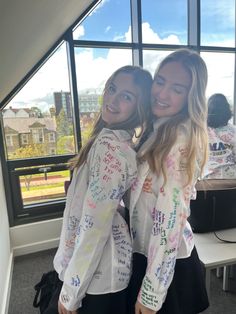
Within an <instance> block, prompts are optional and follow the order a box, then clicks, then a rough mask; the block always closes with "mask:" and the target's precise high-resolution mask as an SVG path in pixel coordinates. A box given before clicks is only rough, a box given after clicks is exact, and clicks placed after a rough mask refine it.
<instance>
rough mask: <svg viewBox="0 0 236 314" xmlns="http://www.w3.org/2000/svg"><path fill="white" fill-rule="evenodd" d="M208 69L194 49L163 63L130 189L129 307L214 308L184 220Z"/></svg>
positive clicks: (187, 311)
mask: <svg viewBox="0 0 236 314" xmlns="http://www.w3.org/2000/svg"><path fill="white" fill-rule="evenodd" d="M206 85H207V68H206V65H205V63H204V61H203V60H202V58H201V57H200V56H199V55H198V54H197V53H196V52H194V51H192V50H189V49H179V50H177V51H175V52H173V53H171V54H169V55H168V56H167V57H166V58H165V59H163V61H162V62H161V63H160V65H159V67H158V68H157V70H156V73H155V75H154V82H153V85H152V89H151V107H152V113H153V116H154V121H153V131H152V132H151V133H150V134H149V135H148V136H147V134H145V135H144V138H147V139H146V140H145V141H144V143H142V142H143V141H142V140H141V143H142V144H141V146H140V148H139V150H138V157H139V159H140V164H139V167H138V180H137V182H136V184H135V185H134V186H133V187H132V190H131V195H130V207H129V208H130V228H131V234H132V240H133V251H134V254H133V273H132V276H131V280H130V284H129V298H128V300H129V303H128V313H135V314H152V313H158V314H196V313H199V312H201V311H203V310H204V309H206V308H207V307H208V306H209V303H208V297H207V293H206V288H205V280H204V276H203V272H202V268H201V264H200V260H199V258H198V255H197V252H196V248H195V246H194V239H193V233H192V230H191V227H190V225H189V223H188V221H187V218H188V216H189V214H190V213H189V211H190V209H189V206H190V199H191V198H193V197H194V195H195V189H194V186H195V183H196V181H197V178H198V177H199V176H200V175H201V172H202V170H203V167H204V164H205V162H206V160H207V150H208V149H207V148H208V138H207V105H206V101H205V89H206Z"/></svg>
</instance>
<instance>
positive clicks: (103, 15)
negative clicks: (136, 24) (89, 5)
mask: <svg viewBox="0 0 236 314" xmlns="http://www.w3.org/2000/svg"><path fill="white" fill-rule="evenodd" d="M130 25H131V17H130V1H127V0H112V1H106V0H103V1H101V2H100V3H99V4H98V6H97V7H96V8H95V10H93V11H92V12H91V13H90V14H89V15H88V16H87V17H86V18H85V19H84V21H83V22H82V23H81V24H79V25H78V26H77V27H76V29H75V30H74V32H73V38H74V39H81V40H99V41H113V42H131V30H130Z"/></svg>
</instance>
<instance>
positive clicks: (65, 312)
mask: <svg viewBox="0 0 236 314" xmlns="http://www.w3.org/2000/svg"><path fill="white" fill-rule="evenodd" d="M58 313H59V314H78V312H77V311H69V310H67V309H66V308H65V307H64V305H63V304H62V303H61V302H60V300H59V301H58Z"/></svg>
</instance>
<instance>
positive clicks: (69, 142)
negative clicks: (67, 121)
mask: <svg viewBox="0 0 236 314" xmlns="http://www.w3.org/2000/svg"><path fill="white" fill-rule="evenodd" d="M70 153H71V154H74V153H75V142H74V136H73V135H69V136H61V137H60V138H59V139H58V140H57V154H60V155H61V154H70Z"/></svg>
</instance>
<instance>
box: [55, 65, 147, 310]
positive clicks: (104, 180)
mask: <svg viewBox="0 0 236 314" xmlns="http://www.w3.org/2000/svg"><path fill="white" fill-rule="evenodd" d="M151 85H152V77H151V74H150V73H149V72H148V71H145V70H143V69H141V68H139V67H135V66H125V67H122V68H120V69H118V70H117V71H116V72H115V73H114V74H113V75H112V76H111V77H110V78H109V79H108V81H107V83H106V85H105V89H104V94H103V104H102V110H101V115H100V117H99V119H98V121H97V123H96V125H95V127H94V131H93V134H92V136H91V139H90V140H89V142H88V143H87V145H85V147H84V148H83V150H82V152H81V153H80V154H79V156H78V157H76V158H75V159H74V160H73V161H72V168H73V169H74V173H73V178H72V182H71V184H70V186H69V189H68V193H67V202H66V208H65V211H64V217H63V226H62V231H61V237H60V245H59V248H58V251H57V253H56V256H55V258H54V268H55V270H56V271H57V273H58V275H59V278H60V279H61V281H62V282H63V284H62V289H61V292H60V296H59V301H58V312H59V314H71V313H72V314H73V313H79V314H85V313H86V314H97V313H101V314H111V313H113V314H116V313H117V314H121V313H125V308H126V290H127V289H126V288H127V286H128V283H129V279H130V275H131V257H132V247H131V239H130V234H129V229H128V226H127V224H126V221H125V219H124V217H123V216H122V213H121V212H119V210H118V207H119V203H120V201H121V199H122V197H123V195H124V193H125V192H126V191H127V190H128V189H129V188H130V187H131V185H132V184H133V183H134V182H135V180H136V177H137V163H136V153H135V151H134V150H133V148H132V137H133V136H134V133H135V132H134V130H135V128H136V127H140V126H141V127H142V126H143V125H144V123H145V122H146V121H147V119H148V113H149V108H150V105H149V101H150V89H151Z"/></svg>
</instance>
